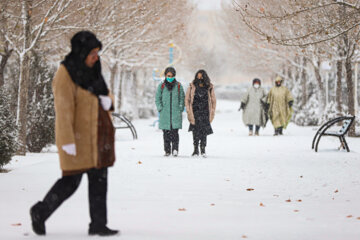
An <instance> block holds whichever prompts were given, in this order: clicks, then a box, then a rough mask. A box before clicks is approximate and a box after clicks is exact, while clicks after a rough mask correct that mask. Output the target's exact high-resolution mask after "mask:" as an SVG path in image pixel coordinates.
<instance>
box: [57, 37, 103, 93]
mask: <svg viewBox="0 0 360 240" xmlns="http://www.w3.org/2000/svg"><path fill="white" fill-rule="evenodd" d="M94 48H100V49H101V48H102V44H101V42H100V41H99V40H98V39H97V38H96V36H95V35H94V34H93V33H91V32H89V31H81V32H78V33H76V34H75V35H74V36H73V37H72V39H71V52H70V53H69V54H68V55H67V56H66V57H65V59H64V61H62V62H61V63H62V64H64V66H65V67H66V69H67V70H68V72H69V74H70V76H71V79H72V80H73V81H74V83H75V84H76V85H78V86H80V87H81V88H83V89H85V90H87V91H89V92H91V93H93V94H94V95H96V96H99V95H108V94H109V90H108V88H107V86H106V83H105V81H104V78H103V76H102V74H101V63H100V58H99V60H98V61H97V62H96V63H95V64H94V66H93V67H92V68H89V67H88V66H86V64H85V59H86V57H87V56H88V55H89V53H90V51H91V50H92V49H94Z"/></svg>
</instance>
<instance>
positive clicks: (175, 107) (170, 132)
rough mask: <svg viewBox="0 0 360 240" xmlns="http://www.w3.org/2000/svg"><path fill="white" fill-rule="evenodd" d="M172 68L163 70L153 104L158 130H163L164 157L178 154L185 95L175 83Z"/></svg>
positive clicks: (173, 69)
mask: <svg viewBox="0 0 360 240" xmlns="http://www.w3.org/2000/svg"><path fill="white" fill-rule="evenodd" d="M175 76H176V71H175V68H173V67H168V68H166V69H165V80H164V81H163V82H162V83H160V84H159V86H158V88H157V91H156V97H155V104H156V108H157V110H158V112H159V113H160V117H159V128H160V129H162V130H163V136H164V150H165V156H166V157H168V156H170V155H171V154H172V155H173V156H174V157H177V156H178V154H179V129H181V128H182V112H183V111H184V99H185V93H184V89H183V87H182V85H181V83H180V82H178V81H176V78H175Z"/></svg>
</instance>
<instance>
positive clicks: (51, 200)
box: [40, 168, 107, 228]
mask: <svg viewBox="0 0 360 240" xmlns="http://www.w3.org/2000/svg"><path fill="white" fill-rule="evenodd" d="M86 173H87V175H88V180H89V206H90V219H91V223H90V228H92V227H98V226H100V227H102V226H106V223H107V210H106V193H107V168H102V169H95V168H93V169H90V170H88V171H87V172H86ZM82 175H83V174H82V173H80V174H76V175H71V176H63V177H62V178H60V179H59V180H57V182H56V183H55V184H54V186H53V187H52V188H51V189H50V191H49V192H48V193H47V194H46V196H45V198H44V200H43V201H42V202H40V203H41V205H42V211H43V212H42V216H43V218H44V220H46V219H47V218H49V217H50V215H51V214H52V213H53V212H54V211H55V210H56V209H57V208H58V207H59V206H60V205H61V204H62V203H63V202H64V201H65V200H66V199H68V198H69V197H70V196H71V195H72V194H73V193H74V192H75V191H76V189H77V188H78V187H79V185H80V182H81V178H82Z"/></svg>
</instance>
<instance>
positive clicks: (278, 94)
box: [267, 76, 294, 136]
mask: <svg viewBox="0 0 360 240" xmlns="http://www.w3.org/2000/svg"><path fill="white" fill-rule="evenodd" d="M282 83H283V78H282V77H279V76H278V77H277V78H276V79H275V87H273V88H271V89H270V92H269V94H268V98H267V103H268V106H269V117H270V119H271V122H272V124H273V126H274V129H275V134H274V136H278V135H283V129H285V128H286V127H287V125H288V123H289V122H290V119H291V115H292V106H293V103H294V98H293V97H292V95H291V93H290V91H289V89H287V88H286V87H285V86H282Z"/></svg>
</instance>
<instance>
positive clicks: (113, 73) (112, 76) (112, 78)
mask: <svg viewBox="0 0 360 240" xmlns="http://www.w3.org/2000/svg"><path fill="white" fill-rule="evenodd" d="M117 69H118V64H117V62H115V63H114V65H113V66H111V67H110V91H111V92H112V93H115V88H114V86H115V77H116V74H117Z"/></svg>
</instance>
